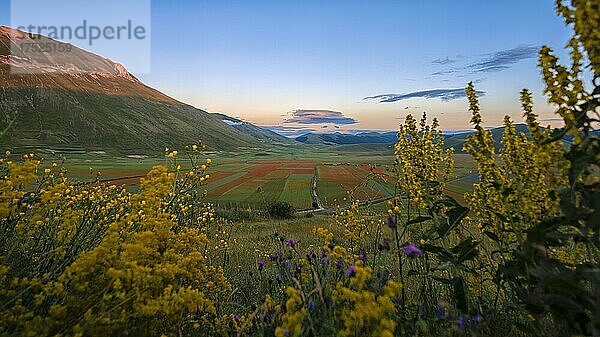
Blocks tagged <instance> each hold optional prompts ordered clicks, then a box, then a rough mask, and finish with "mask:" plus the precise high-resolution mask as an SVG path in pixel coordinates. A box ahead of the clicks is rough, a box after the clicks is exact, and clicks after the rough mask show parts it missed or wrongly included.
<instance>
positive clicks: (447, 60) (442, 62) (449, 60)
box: [431, 57, 456, 65]
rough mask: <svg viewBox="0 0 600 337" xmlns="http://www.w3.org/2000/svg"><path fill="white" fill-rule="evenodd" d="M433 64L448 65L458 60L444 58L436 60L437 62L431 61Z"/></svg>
mask: <svg viewBox="0 0 600 337" xmlns="http://www.w3.org/2000/svg"><path fill="white" fill-rule="evenodd" d="M431 63H433V64H441V65H446V64H452V63H456V60H454V59H451V58H449V57H446V58H445V59H442V58H439V59H435V60H433V61H431Z"/></svg>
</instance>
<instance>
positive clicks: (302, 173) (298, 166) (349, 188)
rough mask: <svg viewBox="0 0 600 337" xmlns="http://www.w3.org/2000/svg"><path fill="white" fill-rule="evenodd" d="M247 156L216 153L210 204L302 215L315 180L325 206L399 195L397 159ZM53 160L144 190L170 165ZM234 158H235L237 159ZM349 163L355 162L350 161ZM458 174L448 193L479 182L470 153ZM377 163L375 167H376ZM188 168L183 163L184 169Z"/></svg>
mask: <svg viewBox="0 0 600 337" xmlns="http://www.w3.org/2000/svg"><path fill="white" fill-rule="evenodd" d="M256 154H257V153H256V152H252V151H248V152H244V153H236V154H235V155H233V154H232V153H230V152H222V153H214V154H211V155H210V156H211V158H213V165H212V166H211V169H210V178H209V179H208V180H207V184H206V185H205V189H206V191H207V195H206V197H205V201H207V202H210V203H212V204H214V205H215V207H216V208H239V209H248V208H250V209H252V208H255V209H264V208H265V206H266V205H267V204H268V203H270V202H275V201H283V202H287V203H289V204H291V205H292V206H293V207H294V208H295V209H297V210H310V209H313V208H314V207H313V206H314V205H313V202H314V201H315V200H313V199H314V198H313V196H312V193H311V189H312V186H313V179H316V186H317V189H316V192H317V197H318V198H319V201H320V202H321V203H322V204H323V205H324V207H326V208H329V209H334V208H336V207H337V206H347V205H348V204H349V203H350V200H361V201H365V200H371V199H378V198H382V197H388V196H393V195H394V192H395V190H394V188H395V178H394V175H395V173H394V165H393V163H394V157H393V155H390V154H389V153H384V152H382V153H376V152H375V153H374V152H373V151H371V152H368V153H358V155H357V153H356V152H352V153H348V152H343V151H339V150H331V149H329V150H328V151H326V152H323V153H321V154H319V155H318V156H313V157H309V159H308V160H306V159H298V155H295V156H293V157H290V156H289V155H287V154H286V153H280V152H274V153H272V154H270V155H268V156H264V154H262V155H260V156H259V158H258V159H257V155H256ZM45 157H46V158H47V159H48V160H55V161H56V160H58V161H62V160H63V158H68V159H67V160H65V161H64V167H65V169H66V176H67V177H69V178H72V179H76V180H78V181H81V182H95V181H101V182H105V183H110V184H115V185H118V186H124V187H125V188H127V189H128V190H129V191H131V192H136V191H139V184H140V180H141V179H142V178H143V177H144V176H145V173H146V172H148V171H149V170H150V169H151V168H152V167H153V166H154V165H161V164H163V165H164V164H166V163H167V159H168V158H167V157H166V156H164V157H152V156H141V157H137V156H135V158H132V157H127V156H120V157H117V156H114V155H106V154H89V153H80V154H72V153H71V154H69V153H63V154H60V155H46V156H45ZM232 157H233V158H232ZM348 158H350V159H348ZM455 162H456V165H455V171H454V176H453V178H452V180H451V181H449V182H448V187H447V190H448V193H454V195H457V196H458V197H459V199H461V202H464V199H462V197H461V196H462V194H464V193H465V192H467V191H469V190H470V189H471V188H472V185H473V184H474V183H475V182H476V181H477V175H476V174H474V173H473V170H474V168H475V165H474V162H473V160H472V159H471V157H470V156H469V155H467V154H457V155H455ZM374 163H375V164H374ZM186 168H188V166H187V164H186V163H185V161H182V169H186Z"/></svg>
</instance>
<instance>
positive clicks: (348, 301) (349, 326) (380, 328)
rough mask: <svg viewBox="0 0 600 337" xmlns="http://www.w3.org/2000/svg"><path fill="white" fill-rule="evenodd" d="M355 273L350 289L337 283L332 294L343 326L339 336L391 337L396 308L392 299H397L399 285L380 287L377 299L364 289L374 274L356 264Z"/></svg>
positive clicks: (391, 282) (368, 268)
mask: <svg viewBox="0 0 600 337" xmlns="http://www.w3.org/2000/svg"><path fill="white" fill-rule="evenodd" d="M354 273H355V275H354V277H352V278H351V279H350V287H346V286H344V285H343V283H342V282H339V283H338V284H337V286H336V289H335V290H334V292H333V294H332V297H333V299H334V300H335V301H336V303H337V304H338V311H337V313H338V317H339V320H340V321H341V322H342V324H343V327H342V329H341V330H340V331H339V332H338V336H340V337H349V336H373V337H375V336H376V337H392V336H394V330H395V329H396V322H395V320H394V314H395V313H396V306H395V305H394V303H393V302H392V299H393V298H397V297H398V296H400V291H401V289H402V287H401V285H400V284H398V283H396V282H394V281H392V280H390V281H388V282H387V284H386V285H385V286H384V287H383V293H382V294H380V295H376V294H375V293H374V292H372V291H369V290H366V289H365V286H366V284H367V282H368V281H369V280H370V279H371V274H372V273H373V271H372V270H371V268H370V267H364V266H362V265H361V264H360V263H359V264H358V265H357V266H356V268H355V269H354Z"/></svg>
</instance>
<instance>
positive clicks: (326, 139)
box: [295, 124, 600, 152]
mask: <svg viewBox="0 0 600 337" xmlns="http://www.w3.org/2000/svg"><path fill="white" fill-rule="evenodd" d="M515 129H516V131H517V132H519V133H524V134H525V135H527V136H528V137H529V130H528V128H527V125H525V124H515ZM504 130H505V128H504V127H497V128H492V129H490V131H491V132H492V138H493V139H494V142H495V144H496V146H497V147H499V145H500V140H501V139H502V135H503V134H504ZM593 132H594V133H595V134H600V131H598V130H596V131H593ZM473 133H474V131H460V132H444V148H450V147H453V148H454V150H455V152H462V148H463V146H464V144H465V142H466V140H467V137H468V136H469V135H470V134H473ZM572 138H573V137H572V136H565V137H564V138H563V139H562V141H563V142H564V143H565V144H569V143H571V141H572ZM295 139H296V141H298V142H301V143H304V144H311V145H333V146H338V147H339V146H345V147H347V145H357V144H362V145H366V144H380V145H384V144H388V145H390V144H394V143H396V142H397V140H398V136H397V133H396V132H395V131H389V132H363V133H358V134H349V133H341V132H335V133H307V134H304V135H302V136H299V137H296V138H295ZM363 148H364V146H363ZM376 148H385V147H382V146H378V147H376Z"/></svg>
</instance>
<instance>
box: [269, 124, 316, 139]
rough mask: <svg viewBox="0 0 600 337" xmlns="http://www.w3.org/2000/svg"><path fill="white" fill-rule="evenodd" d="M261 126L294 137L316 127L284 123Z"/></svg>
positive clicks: (311, 130) (312, 130)
mask: <svg viewBox="0 0 600 337" xmlns="http://www.w3.org/2000/svg"><path fill="white" fill-rule="evenodd" d="M261 128H264V129H267V130H271V131H273V132H275V133H278V134H280V135H282V136H285V137H290V138H295V137H298V136H302V135H304V134H307V133H310V132H314V131H316V129H312V128H303V127H293V126H284V125H261Z"/></svg>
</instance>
